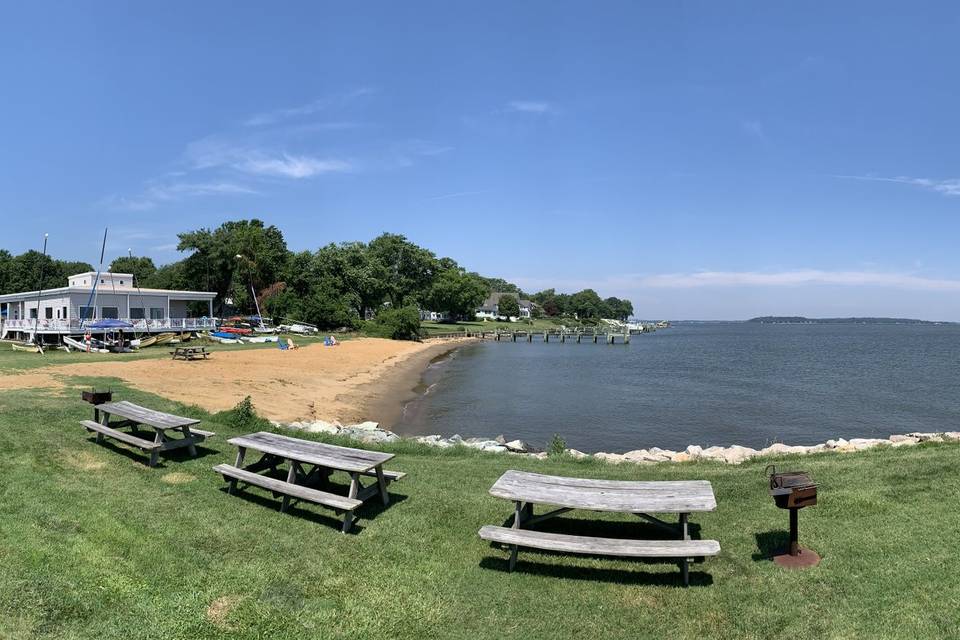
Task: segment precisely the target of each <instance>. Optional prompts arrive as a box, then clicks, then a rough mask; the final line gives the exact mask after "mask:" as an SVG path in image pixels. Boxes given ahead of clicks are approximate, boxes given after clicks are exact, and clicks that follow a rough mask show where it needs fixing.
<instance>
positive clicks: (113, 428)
mask: <svg viewBox="0 0 960 640" xmlns="http://www.w3.org/2000/svg"><path fill="white" fill-rule="evenodd" d="M112 416H115V417H120V418H122V420H119V421H114V423H113V424H112V425H111V423H110V418H111V417H112ZM94 417H95V420H83V421H82V422H81V423H80V424H82V425H83V426H84V427H85V428H86V429H87V431H93V432H96V434H97V442H103V439H104V437H107V438H113V439H115V440H120V441H121V442H125V443H127V444H130V445H133V446H135V447H137V448H139V449H142V450H144V451H147V452H149V453H150V466H151V467H153V466H155V465H156V464H157V460H158V459H159V457H160V453H161V452H163V451H170V450H173V449H180V448H183V447H187V448H188V449H189V452H190V455H192V456H196V455H197V448H196V445H197V444H199V443H201V442H203V441H204V440H206V439H207V438H209V437H211V436H214V435H216V434H215V433H213V432H212V431H203V430H201V429H197V428H196V426H195V425H198V424H200V421H199V420H197V419H195V418H185V417H183V416H177V415H173V414H172V413H164V412H162V411H154V410H153V409H148V408H146V407H141V406H140V405H137V404H133V403H132V402H127V401H125V400H124V401H121V402H108V403H106V404H101V405H97V406H96V407H95V408H94ZM142 426H146V427H149V428H151V429H153V431H154V438H153V440H152V441H151V440H147V439H146V438H142V437H140V432H141V429H140V427H142ZM124 427H131V428H132V433H127V432H124V431H120V430H119V429H121V428H124ZM173 433H176V434H179V437H171V434H173Z"/></svg>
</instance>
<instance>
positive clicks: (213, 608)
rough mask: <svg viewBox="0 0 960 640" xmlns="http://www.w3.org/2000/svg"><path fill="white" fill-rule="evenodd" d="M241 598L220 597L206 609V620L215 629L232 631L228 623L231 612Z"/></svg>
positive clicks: (231, 626)
mask: <svg viewBox="0 0 960 640" xmlns="http://www.w3.org/2000/svg"><path fill="white" fill-rule="evenodd" d="M242 599H243V598H242V597H241V596H220V597H219V598H217V599H216V600H214V601H213V602H211V603H210V606H209V607H207V620H209V621H210V623H211V624H212V625H214V626H215V627H219V628H221V629H226V630H227V631H230V630H232V629H233V625H231V624H230V623H229V621H228V618H229V617H230V612H231V611H233V610H234V609H235V608H236V606H237V605H238V604H240V601H241V600H242Z"/></svg>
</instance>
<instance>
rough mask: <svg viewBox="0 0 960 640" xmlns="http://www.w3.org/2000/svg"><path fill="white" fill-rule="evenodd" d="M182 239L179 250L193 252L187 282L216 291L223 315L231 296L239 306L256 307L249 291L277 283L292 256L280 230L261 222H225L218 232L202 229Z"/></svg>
mask: <svg viewBox="0 0 960 640" xmlns="http://www.w3.org/2000/svg"><path fill="white" fill-rule="evenodd" d="M178 237H179V238H180V243H179V244H178V245H177V250H178V251H192V252H193V253H191V255H190V256H189V257H187V258H186V260H185V264H184V275H185V277H186V280H187V282H188V283H190V285H191V287H196V288H198V289H202V290H205V291H215V292H216V293H217V298H218V301H219V307H220V313H221V314H222V313H223V303H224V299H225V298H226V297H228V295H229V296H230V297H233V298H235V304H237V305H238V306H241V305H244V304H245V303H246V304H248V305H249V306H252V304H251V303H252V300H250V295H249V293H247V292H248V291H249V287H250V286H251V285H252V286H253V287H254V289H255V290H257V291H259V290H260V289H261V288H264V287H266V286H269V285H271V284H273V283H275V282H277V281H278V279H279V277H280V275H281V274H282V273H283V272H284V268H285V266H286V260H287V256H288V254H289V252H288V251H287V245H286V242H285V241H284V239H283V234H282V233H281V232H280V230H279V229H277V228H276V227H275V226H273V225H271V226H269V227H268V226H266V225H264V223H263V222H262V221H261V220H257V219H253V220H237V221H230V222H224V223H223V224H222V225H220V226H219V227H218V228H217V229H215V230H210V229H199V230H197V231H190V232H187V233H181V234H179V235H178ZM238 256H239V257H238Z"/></svg>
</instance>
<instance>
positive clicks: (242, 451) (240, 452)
mask: <svg viewBox="0 0 960 640" xmlns="http://www.w3.org/2000/svg"><path fill="white" fill-rule="evenodd" d="M245 455H247V448H246V447H237V462H236V464H234V465H233V466H235V467H236V468H237V469H242V468H243V467H242V466H241V465H243V457H244V456H245ZM236 490H237V479H236V478H230V485H229V486H228V487H227V493H228V494H229V495H231V496H232V495H233V494H234V493H235V492H236Z"/></svg>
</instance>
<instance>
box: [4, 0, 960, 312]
mask: <svg viewBox="0 0 960 640" xmlns="http://www.w3.org/2000/svg"><path fill="white" fill-rule="evenodd" d="M361 5H362V6H361ZM3 16H4V17H3V20H2V22H0V219H2V227H0V228H2V231H0V237H2V241H0V246H3V247H5V248H7V249H9V250H11V251H14V252H20V251H23V250H26V249H28V248H36V247H38V246H39V244H40V242H41V238H42V235H43V233H44V232H49V233H50V234H51V235H50V247H51V251H52V252H53V253H54V254H55V255H57V256H58V257H63V258H72V259H84V260H88V261H94V260H95V259H96V258H97V255H98V250H99V242H100V236H101V234H102V230H103V227H104V226H106V225H109V227H110V233H111V240H110V244H109V246H108V255H111V256H116V255H121V254H125V253H126V250H127V248H128V247H129V248H132V249H133V250H134V252H135V253H137V254H144V255H150V256H152V257H153V258H154V259H155V260H156V261H157V262H158V263H164V262H169V261H172V260H175V259H177V258H178V254H177V252H176V251H175V250H174V246H175V244H176V236H175V234H176V232H178V231H183V230H188V229H194V228H199V227H201V226H216V225H218V224H219V223H220V222H222V221H224V220H227V219H232V218H239V217H253V216H256V217H260V218H262V219H264V220H266V221H268V222H270V223H273V224H276V225H278V226H279V227H280V228H281V229H283V231H284V233H285V235H286V238H287V241H288V243H289V245H290V246H291V248H294V249H312V248H316V247H318V246H320V245H322V244H326V243H328V242H331V241H344V240H368V239H370V238H372V237H374V236H375V235H377V234H378V233H380V232H382V231H385V230H388V231H392V232H397V233H403V234H405V235H407V236H408V237H409V238H411V239H412V240H414V241H415V242H417V243H419V244H422V245H424V246H427V247H429V248H431V249H432V250H434V251H435V252H436V253H437V254H439V255H449V256H451V257H454V258H456V259H457V260H458V261H460V263H461V264H463V265H464V266H466V267H467V268H469V269H475V270H479V271H481V272H483V273H485V274H488V275H496V276H501V277H504V278H508V279H511V280H513V281H516V282H518V283H519V284H521V285H523V286H524V287H525V288H528V289H531V290H534V289H538V288H543V287H548V286H554V287H556V288H558V289H560V290H567V291H569V290H575V289H579V288H582V287H585V286H592V287H594V288H596V289H597V290H598V291H599V292H600V293H601V294H602V295H620V296H626V297H629V298H630V299H632V300H633V301H634V306H635V307H636V309H637V312H638V314H639V315H641V316H642V317H648V318H660V317H665V318H705V319H719V318H728V319H736V318H746V317H750V316H752V315H759V314H804V315H811V316H827V315H829V316H833V315H898V316H910V317H921V318H931V319H947V320H960V252H958V251H957V247H956V245H957V239H958V232H960V167H958V166H957V164H958V163H957V160H958V149H960V145H958V142H960V139H958V138H960V129H958V127H957V125H956V122H957V114H958V113H960V92H958V89H957V88H956V82H955V79H956V61H957V60H958V59H960V38H957V37H956V34H957V33H958V27H960V6H958V5H956V4H955V3H946V2H945V3H935V2H930V3H923V4H922V5H913V6H911V5H909V4H908V3H885V2H869V3H868V2H862V3H858V2H845V3H826V2H824V3H770V2H753V3H750V2H737V3H713V2H702V3H694V2H677V3H652V2H650V3H640V2H605V3H588V2H580V3H573V2H523V3H512V2H511V3H506V2H504V3H496V2H484V3H470V4H468V3H464V2H404V3H399V2H383V3H332V2H326V3H321V2H303V3H295V2H290V3H283V4H275V3H253V2H203V3H194V2H189V3H188V2H166V3H161V4H156V3H155V4H153V5H150V6H148V5H146V4H143V3H138V4H134V3H126V2H122V3H121V2H118V3H109V2H96V3H88V4H86V5H85V6H81V5H80V3H69V2H59V3H54V2H37V3H24V2H7V1H4V2H3Z"/></svg>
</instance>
